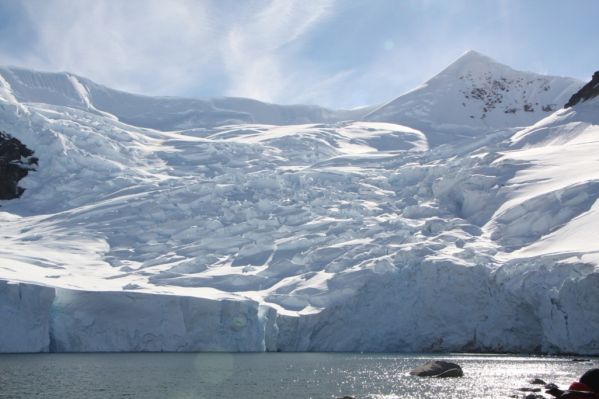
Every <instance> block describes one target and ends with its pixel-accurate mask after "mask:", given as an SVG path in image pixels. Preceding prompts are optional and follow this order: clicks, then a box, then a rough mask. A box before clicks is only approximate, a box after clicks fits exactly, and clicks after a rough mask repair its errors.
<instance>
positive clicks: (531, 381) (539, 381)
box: [528, 378, 547, 385]
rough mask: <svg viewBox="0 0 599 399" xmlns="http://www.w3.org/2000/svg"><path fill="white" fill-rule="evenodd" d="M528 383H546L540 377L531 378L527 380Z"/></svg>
mask: <svg viewBox="0 0 599 399" xmlns="http://www.w3.org/2000/svg"><path fill="white" fill-rule="evenodd" d="M528 383H529V384H532V385H547V383H546V382H545V381H543V380H542V379H540V378H533V379H532V380H529V381H528Z"/></svg>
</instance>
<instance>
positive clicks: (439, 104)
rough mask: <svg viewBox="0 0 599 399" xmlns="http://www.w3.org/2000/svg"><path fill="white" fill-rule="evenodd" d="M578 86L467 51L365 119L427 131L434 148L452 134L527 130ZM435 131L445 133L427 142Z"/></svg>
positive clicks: (556, 106) (572, 80) (562, 101)
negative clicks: (497, 130)
mask: <svg viewBox="0 0 599 399" xmlns="http://www.w3.org/2000/svg"><path fill="white" fill-rule="evenodd" d="M581 86H582V82H580V81H577V80H576V79H571V78H563V77H558V76H546V75H540V74H536V73H532V72H524V71H517V70H514V69H512V68H510V67H509V66H507V65H504V64H501V63H499V62H497V61H495V60H494V59H492V58H490V57H488V56H486V55H483V54H481V53H479V52H477V51H473V50H470V51H467V52H466V53H464V54H463V55H462V56H461V57H460V58H458V59H457V60H456V61H454V62H453V63H451V64H450V65H449V66H447V67H446V68H445V69H443V70H442V71H441V72H440V73H438V74H437V75H435V76H434V77H433V78H431V79H429V80H428V81H427V82H426V83H425V84H424V85H422V86H420V87H418V88H416V89H415V90H412V91H410V92H408V93H406V94H404V95H402V96H400V97H397V98H396V99H394V100H392V101H391V102H389V103H387V104H385V105H383V106H381V107H379V108H378V109H376V110H375V111H373V112H371V113H370V114H369V115H367V119H369V120H373V121H378V122H392V123H398V124H402V125H406V126H410V127H414V128H417V129H419V130H423V131H425V132H429V133H428V135H429V137H428V138H429V144H432V145H435V143H444V142H446V141H447V140H449V141H450V142H454V141H455V140H456V134H455V133H456V132H458V133H459V134H465V132H466V131H471V133H469V134H475V135H476V134H479V133H480V132H487V131H490V130H495V129H506V128H514V127H520V126H528V125H531V124H533V123H535V122H537V121H538V120H540V119H542V118H544V117H545V116H547V115H548V114H549V113H551V112H554V111H555V110H557V109H559V108H561V104H563V103H564V102H565V101H566V100H567V99H568V98H569V97H570V96H571V95H572V93H575V92H576V91H578V90H579V89H580V87H581ZM440 131H443V132H445V131H447V132H449V133H447V134H446V133H443V135H438V136H439V137H438V138H433V137H432V135H433V133H431V132H440ZM435 134H436V133H435ZM441 136H443V137H441Z"/></svg>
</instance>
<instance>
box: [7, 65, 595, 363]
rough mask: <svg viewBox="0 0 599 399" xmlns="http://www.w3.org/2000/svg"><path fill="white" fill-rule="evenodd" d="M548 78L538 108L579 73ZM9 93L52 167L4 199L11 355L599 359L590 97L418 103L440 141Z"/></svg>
mask: <svg viewBox="0 0 599 399" xmlns="http://www.w3.org/2000/svg"><path fill="white" fill-rule="evenodd" d="M472 56H473V54H469V55H467V56H466V57H470V58H472ZM474 58H475V59H481V58H484V57H482V56H479V55H474ZM484 59H486V58H484ZM463 61H464V59H462V60H460V61H458V62H457V64H458V65H460V64H463ZM475 64H476V65H478V64H477V63H475ZM455 65H456V64H453V66H455ZM484 65H488V64H484V63H483V64H480V65H479V66H478V67H479V68H483V66H484ZM451 68H452V67H451V66H450V68H448V69H449V70H451ZM501 70H503V69H501ZM463 71H464V70H463V69H462V68H457V70H456V72H455V76H454V78H455V79H454V80H451V79H449V77H448V75H447V70H446V71H445V72H443V73H442V75H443V76H444V80H445V81H450V83H451V84H450V86H451V90H450V91H448V93H450V92H454V94H455V95H456V96H457V97H456V98H454V100H455V101H454V102H457V101H458V100H459V99H461V98H462V97H460V96H462V94H459V90H458V91H455V90H454V89H455V88H460V87H464V86H463V83H462V81H463V80H462V79H460V76H463V75H462V72H463ZM480 72H481V73H482V74H481V75H480V76H483V77H484V76H486V75H487V74H488V73H491V78H490V79H491V82H493V81H495V80H499V81H500V80H501V77H503V76H504V75H503V74H501V75H497V76H495V75H493V74H495V73H496V67H492V68H491V69H490V70H489V71H484V70H481V71H480ZM487 72H488V73H487ZM36 79H37V78H36ZM40 79H41V78H40ZM534 79H540V80H543V81H545V80H547V81H548V82H549V84H550V89H549V90H547V91H544V90H542V89H541V92H542V96H541V95H540V96H539V97H532V98H533V99H534V98H537V99H538V101H539V104H543V105H546V104H559V103H560V101H562V100H563V98H565V99H567V98H569V97H570V96H571V95H572V94H573V93H574V91H575V90H572V91H570V92H568V89H567V87H570V89H573V88H574V87H576V88H578V87H580V86H582V84H578V83H577V82H576V81H573V80H568V79H565V80H560V79H557V80H555V79H554V78H546V77H535V78H534ZM33 80H35V79H33ZM430 82H431V81H429V86H434V85H433V84H432V83H430ZM535 82H536V80H535ZM536 84H537V83H531V86H530V87H533V86H534V87H537V86H535V85H536ZM539 84H540V83H539ZM435 85H436V84H435ZM439 87H441V85H440V84H439ZM527 87H528V86H527ZM539 87H541V86H539ZM560 88H561V89H560ZM560 90H561V91H560ZM16 91H17V90H16V89H15V88H14V87H13V86H12V84H11V83H10V82H9V79H6V78H5V79H3V80H0V130H3V131H6V132H9V133H10V134H11V135H13V136H14V137H16V138H18V139H19V140H20V141H21V142H22V143H24V144H25V145H26V146H27V147H28V148H30V149H32V150H34V151H35V154H36V156H39V166H38V168H37V171H35V172H32V173H29V175H28V176H27V177H26V178H25V179H23V180H22V183H21V184H22V186H23V187H24V188H25V189H26V191H25V192H24V194H23V195H22V197H21V198H19V199H17V200H11V201H2V202H0V205H1V208H0V222H1V223H2V226H3V228H2V229H1V230H0V242H2V245H1V246H0V280H1V282H0V326H2V328H1V330H0V351H4V352H6V351H11V352H21V351H23V352H26V351H49V350H52V351H125V350H135V351H137V350H150V351H161V350H164V351H178V350H228V351H264V350H271V351H274V350H282V351H304V350H314V351H316V350H320V351H402V352H409V351H514V352H544V353H546V352H550V353H580V354H599V334H598V333H597V331H599V328H598V327H599V319H598V315H599V296H598V295H599V291H598V290H597V289H596V287H597V286H599V270H598V266H597V265H598V264H599V258H598V257H597V250H596V245H595V243H596V242H597V238H599V237H597V235H598V234H599V230H598V229H597V227H596V226H598V225H599V223H597V222H599V220H597V215H596V213H597V212H595V207H596V206H595V203H596V199H597V197H598V195H599V189H598V187H599V185H597V182H598V181H599V174H598V173H597V171H598V170H599V168H597V165H596V154H597V150H599V149H598V148H595V147H596V140H595V139H594V136H596V135H597V134H598V132H597V130H598V129H599V128H598V127H597V126H598V125H599V121H598V120H597V117H596V116H597V115H598V111H599V108H598V107H599V103H598V102H597V99H591V100H588V101H584V102H581V103H579V104H576V105H574V106H573V107H571V108H568V109H560V110H557V111H556V112H549V111H547V112H546V111H542V110H541V111H538V110H537V109H536V108H535V111H534V113H533V112H528V111H525V110H522V113H520V112H517V113H509V112H508V113H505V112H504V110H503V109H500V108H501V107H504V106H508V105H509V104H512V103H511V102H510V103H509V104H508V103H503V102H502V103H501V105H499V103H497V104H496V107H495V108H494V109H493V110H491V111H487V116H486V117H485V118H484V119H488V120H489V121H495V122H494V123H497V126H500V127H502V128H501V129H499V130H496V129H487V130H475V129H470V130H469V127H468V125H467V124H466V125H460V124H459V123H466V122H468V123H471V125H470V127H472V128H476V129H478V128H479V127H477V126H474V125H473V123H474V122H471V121H472V119H471V118H469V116H465V117H464V115H467V113H466V114H464V115H462V116H459V117H458V116H455V118H458V119H455V120H454V119H451V118H450V115H445V114H439V113H437V114H434V117H435V118H438V119H435V120H434V121H432V120H429V119H426V118H423V119H420V122H422V121H425V122H426V121H428V122H431V123H432V122H434V126H437V127H439V126H444V129H445V130H444V131H443V132H444V134H446V135H449V134H450V133H451V132H453V135H454V137H456V140H455V142H456V143H459V144H458V145H447V144H446V145H441V146H439V145H436V144H439V142H437V143H431V141H434V140H435V139H439V138H440V137H441V136H440V135H439V131H440V130H435V129H433V130H423V129H420V128H419V127H422V126H424V125H425V124H422V123H420V124H419V123H416V122H418V121H417V120H416V119H409V118H407V119H406V120H405V121H404V120H400V119H397V120H395V122H402V123H405V124H410V123H412V122H414V123H413V126H411V127H407V126H405V125H401V124H397V123H391V122H382V121H371V120H368V121H353V122H351V121H346V122H334V123H326V124H325V123H318V124H315V123H311V124H301V125H284V126H282V125H271V124H248V123H244V124H235V125H224V126H213V127H199V126H195V125H194V126H192V128H191V129H185V130H175V131H160V130H154V129H148V128H144V127H140V126H134V125H131V124H126V123H124V122H123V121H122V120H117V119H122V118H121V117H118V118H115V114H113V113H110V114H106V112H108V111H106V110H105V109H102V111H101V112H100V111H96V110H92V109H90V108H86V107H83V106H79V105H77V106H74V105H72V104H71V106H69V105H68V104H62V105H61V104H56V101H55V103H53V104H48V103H43V102H39V101H24V100H23V97H22V94H21V95H20V94H18V93H16ZM562 91H563V93H562ZM527 92H528V91H527ZM456 93H457V94H456ZM510 93H511V91H510ZM551 93H553V94H555V95H556V97H554V98H549V95H550V94H551ZM431 95H432V94H431ZM428 96H429V94H427V95H426V96H424V95H423V96H416V97H414V99H413V101H415V103H413V107H414V109H428V110H429V111H431V112H432V111H433V110H436V109H437V108H435V106H431V104H430V103H429V102H428V100H426V98H433V97H428ZM514 98H518V99H519V98H520V97H518V96H516V97H514ZM530 98H531V97H529V99H530ZM29 100H31V98H29ZM65 101H66V100H65ZM169 101H171V100H169ZM173 101H174V100H173ZM402 101H403V100H402ZM478 101H479V100H476V102H474V100H473V102H472V103H471V104H470V105H468V104H467V107H463V106H461V105H460V107H461V108H459V109H463V108H468V107H470V106H472V111H473V110H474V104H478V103H477V102H478ZM510 101H511V100H510ZM514 101H515V100H514ZM531 101H532V100H531ZM536 101H537V100H535V102H536ZM443 102H444V103H447V104H449V103H451V101H450V97H449V94H446V97H443ZM563 102H565V100H563ZM95 104H97V103H95ZM458 104H459V102H458ZM433 105H434V104H433ZM94 107H96V105H94ZM98 109H99V108H98ZM384 109H391V108H382V109H381V110H384ZM381 110H379V111H381ZM520 114H521V115H523V116H521V115H520ZM381 115H382V113H381V112H375V113H373V114H371V116H370V117H369V119H375V118H374V116H376V118H378V117H379V116H380V117H381V118H382V119H385V118H386V117H385V118H384V117H383V116H381ZM388 115H391V114H388ZM430 115H433V114H432V113H431V114H430ZM480 115H481V116H482V114H480ZM534 115H536V116H537V117H538V118H539V119H541V118H542V117H543V116H545V115H546V117H545V118H543V119H541V120H533V119H534V118H533V116H534ZM167 116H168V115H167ZM165 117H166V116H165ZM431 117H432V116H431ZM444 117H447V118H448V119H444ZM451 117H452V118H453V117H454V116H451ZM500 117H504V118H506V120H505V121H503V122H502V121H501V120H500V119H501V118H500ZM520 117H522V118H524V119H523V120H526V121H528V120H530V121H531V124H532V126H530V127H527V128H525V129H520V130H518V131H517V132H516V133H514V131H515V130H516V129H515V128H514V126H517V124H519V123H520V122H522V121H523V120H521V119H519V118H520ZM427 118H428V117H427ZM479 120H480V119H479ZM458 122H459V123H458ZM152 123H153V122H152ZM476 123H478V122H476ZM140 125H144V124H142V123H140ZM431 126H432V125H431ZM451 126H453V127H454V128H455V129H454V130H453V131H452V130H451V129H450V127H451ZM474 131H476V132H477V134H476V135H474V134H473V133H472V132H474ZM447 137H449V136H446V138H447ZM463 137H469V140H468V142H467V143H466V142H464V141H463V140H462V139H463ZM446 142H451V140H449V141H446Z"/></svg>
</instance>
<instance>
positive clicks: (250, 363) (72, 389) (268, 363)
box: [0, 353, 599, 399]
mask: <svg viewBox="0 0 599 399" xmlns="http://www.w3.org/2000/svg"><path fill="white" fill-rule="evenodd" d="M431 359H450V360H452V361H454V362H457V363H458V364H460V365H462V368H463V369H464V373H465V377H464V378H458V379H431V378H424V379H423V378H417V377H411V376H409V375H407V373H408V372H409V371H410V370H411V369H412V368H414V367H416V366H418V365H420V364H422V363H424V362H427V361H429V360H431ZM591 367H599V360H597V359H593V360H592V361H591V362H585V363H579V362H573V361H572V359H571V358H565V357H564V358H558V357H527V356H495V355H460V354H456V355H446V356H443V355H441V356H439V355H396V354H347V353H341V354H331V353H259V354H228V353H215V354H212V353H198V354H194V353H181V354H178V353H122V354H120V353H119V354H116V353H114V354H112V353H111V354H35V355H0V398H11V399H13V398H14V399H17V398H19V399H20V398H50V399H52V398H61V399H70V398H78V399H79V398H87V399H96V398H102V399H104V398H136V399H137V398H144V399H146V398H148V399H154V398H156V399H158V398H160V399H192V398H193V399H197V398H206V399H207V398H263V399H269V398H335V397H339V396H343V395H351V396H356V397H358V398H408V399H409V398H469V399H470V398H508V397H510V396H511V395H515V394H516V395H519V396H518V397H522V396H523V394H522V393H519V392H517V391H516V389H517V388H520V387H526V386H530V385H528V384H527V380H528V379H531V378H541V379H543V380H545V381H547V382H555V383H558V385H560V384H561V385H567V384H569V383H570V382H572V381H573V380H575V379H577V378H578V376H580V375H581V374H582V373H583V372H584V371H585V370H587V369H589V368H591Z"/></svg>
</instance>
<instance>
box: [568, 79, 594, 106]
mask: <svg viewBox="0 0 599 399" xmlns="http://www.w3.org/2000/svg"><path fill="white" fill-rule="evenodd" d="M597 96H599V71H597V72H595V73H594V74H593V78H592V79H591V81H590V82H589V83H587V84H586V85H584V86H583V87H582V89H580V90H579V91H578V92H576V93H574V95H573V96H572V97H570V100H569V101H568V102H567V103H566V105H565V106H564V107H565V108H570V107H573V106H575V105H576V104H578V103H579V102H581V101H586V100H590V99H591V98H594V97H597Z"/></svg>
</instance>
